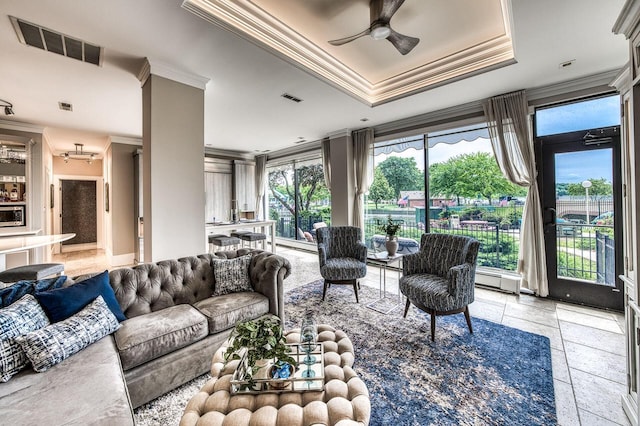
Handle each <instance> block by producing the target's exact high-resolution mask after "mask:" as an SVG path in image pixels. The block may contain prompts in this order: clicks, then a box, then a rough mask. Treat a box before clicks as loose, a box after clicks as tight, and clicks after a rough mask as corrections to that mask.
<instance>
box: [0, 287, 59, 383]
mask: <svg viewBox="0 0 640 426" xmlns="http://www.w3.org/2000/svg"><path fill="white" fill-rule="evenodd" d="M47 325H49V319H48V318H47V315H46V314H45V313H44V311H43V310H42V307H40V304H38V301H37V300H36V299H35V297H33V296H32V295H30V294H27V295H25V296H23V297H22V298H21V299H20V300H18V301H17V302H15V303H14V304H12V305H11V306H9V307H7V308H3V309H0V381H2V382H6V381H8V380H9V379H10V378H11V376H13V375H14V374H16V373H18V372H19V371H20V370H22V369H23V368H25V367H26V366H27V365H29V359H28V358H27V356H26V355H25V353H24V351H23V350H22V347H21V346H20V345H19V344H18V342H16V340H15V339H16V337H18V336H21V335H23V334H27V333H29V332H30V331H35V330H38V329H41V328H43V327H46V326H47Z"/></svg>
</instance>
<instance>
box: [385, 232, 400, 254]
mask: <svg viewBox="0 0 640 426" xmlns="http://www.w3.org/2000/svg"><path fill="white" fill-rule="evenodd" d="M384 245H385V247H386V248H387V254H388V255H389V257H393V256H395V255H396V252H397V251H398V238H397V237H396V236H395V235H394V236H389V235H387V241H385V243H384Z"/></svg>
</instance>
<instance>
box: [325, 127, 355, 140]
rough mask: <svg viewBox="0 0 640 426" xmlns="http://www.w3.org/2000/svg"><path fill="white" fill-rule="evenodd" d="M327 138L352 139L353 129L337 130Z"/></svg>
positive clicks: (328, 134)
mask: <svg viewBox="0 0 640 426" xmlns="http://www.w3.org/2000/svg"><path fill="white" fill-rule="evenodd" d="M325 137H327V138H329V139H330V140H332V139H338V138H350V137H351V129H340V130H336V131H334V132H331V133H327V135H326V136H325Z"/></svg>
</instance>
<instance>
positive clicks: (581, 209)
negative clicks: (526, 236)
mask: <svg viewBox="0 0 640 426" xmlns="http://www.w3.org/2000/svg"><path fill="white" fill-rule="evenodd" d="M536 142H537V144H538V150H539V155H540V163H539V164H541V166H542V167H541V175H540V176H539V180H540V181H541V185H540V188H541V189H540V191H541V200H542V208H543V223H544V238H545V249H546V254H547V256H546V257H547V277H548V280H549V296H550V297H552V298H555V299H559V300H564V301H567V302H572V303H579V304H585V305H589V306H594V307H599V308H607V309H615V310H622V308H623V301H624V300H623V294H624V292H623V288H622V283H621V282H620V280H619V279H618V278H617V277H618V275H619V274H620V273H621V271H622V262H621V260H622V259H621V257H622V256H621V253H622V238H621V229H620V226H619V223H620V220H619V218H620V217H621V210H620V209H621V196H620V195H621V189H620V188H621V186H620V176H619V175H620V127H619V126H615V127H609V128H605V129H595V130H587V131H579V132H570V133H563V134H557V135H553V136H547V137H541V138H538V139H537V141H536Z"/></svg>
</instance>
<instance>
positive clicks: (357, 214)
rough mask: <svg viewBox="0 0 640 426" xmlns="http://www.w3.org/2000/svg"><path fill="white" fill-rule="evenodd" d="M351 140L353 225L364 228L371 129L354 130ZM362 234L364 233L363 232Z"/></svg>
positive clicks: (370, 152)
mask: <svg viewBox="0 0 640 426" xmlns="http://www.w3.org/2000/svg"><path fill="white" fill-rule="evenodd" d="M351 139H352V141H353V162H354V167H353V169H354V171H355V184H356V188H355V190H356V191H355V200H354V205H353V226H355V227H358V228H364V193H365V192H367V191H368V190H369V166H370V165H373V160H371V159H370V157H371V155H372V144H373V129H372V128H368V129H362V130H356V131H354V132H353V133H352V134H351ZM363 235H364V233H363Z"/></svg>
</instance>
